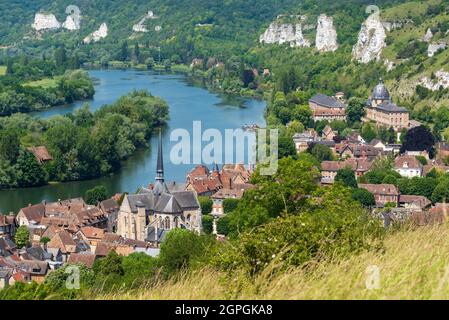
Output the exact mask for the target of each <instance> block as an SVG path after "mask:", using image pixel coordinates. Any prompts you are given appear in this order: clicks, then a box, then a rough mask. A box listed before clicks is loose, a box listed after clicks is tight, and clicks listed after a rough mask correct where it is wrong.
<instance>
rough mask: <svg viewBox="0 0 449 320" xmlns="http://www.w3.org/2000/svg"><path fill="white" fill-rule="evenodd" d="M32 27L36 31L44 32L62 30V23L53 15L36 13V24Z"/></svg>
mask: <svg viewBox="0 0 449 320" xmlns="http://www.w3.org/2000/svg"><path fill="white" fill-rule="evenodd" d="M31 27H32V28H33V29H34V30H36V31H42V30H56V29H59V28H61V23H60V22H59V21H58V19H56V17H55V15H54V14H51V13H36V14H35V16H34V23H33V24H32V25H31Z"/></svg>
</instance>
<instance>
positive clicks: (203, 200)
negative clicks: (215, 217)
mask: <svg viewBox="0 0 449 320" xmlns="http://www.w3.org/2000/svg"><path fill="white" fill-rule="evenodd" d="M198 201H199V203H200V206H201V213H202V214H203V215H205V214H210V213H211V212H212V205H213V204H214V202H213V201H212V199H211V198H209V197H205V196H199V197H198Z"/></svg>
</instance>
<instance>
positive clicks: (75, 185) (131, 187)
mask: <svg viewBox="0 0 449 320" xmlns="http://www.w3.org/2000/svg"><path fill="white" fill-rule="evenodd" d="M89 73H90V75H91V76H92V77H93V78H94V79H95V95H94V97H93V99H92V100H91V101H84V102H76V103H73V104H70V105H65V106H58V107H54V108H51V109H48V110H45V111H41V112H35V113H32V115H33V116H36V117H41V118H48V117H51V116H54V115H58V114H67V113H70V112H73V111H74V110H75V109H77V108H80V107H81V106H82V105H83V104H84V103H86V102H88V103H89V104H90V109H91V110H92V111H94V110H96V109H98V108H100V107H101V106H102V105H104V104H110V103H112V102H114V101H116V100H117V99H118V98H119V97H121V96H123V95H126V94H127V93H129V92H131V91H133V90H135V89H138V90H140V89H146V90H149V91H150V92H151V93H152V94H153V95H155V96H159V97H161V98H163V99H164V100H165V101H167V103H168V104H169V107H170V120H169V121H168V126H167V128H166V130H164V132H163V134H162V139H163V148H164V165H165V168H164V169H165V179H166V181H177V182H185V179H186V173H187V172H188V171H189V170H191V169H192V168H193V167H194V165H193V164H190V165H189V164H180V165H177V164H173V163H172V162H171V161H170V150H171V148H172V147H173V146H174V145H175V144H176V142H171V141H170V132H171V131H172V130H174V129H177V128H183V129H186V130H188V131H189V132H190V133H192V127H193V121H201V126H202V129H203V131H204V129H207V128H216V129H218V130H220V132H224V130H225V129H236V128H240V127H241V126H242V125H245V124H252V123H258V124H259V125H264V124H265V120H264V117H263V113H264V109H265V102H264V101H261V100H255V99H244V98H240V97H233V96H225V95H218V94H215V93H212V92H210V91H208V90H207V89H206V88H204V87H202V86H200V85H197V84H194V81H193V80H192V79H191V78H189V77H188V76H185V75H180V74H158V73H154V72H150V71H135V70H91V71H89ZM203 146H204V144H203ZM156 150H157V137H156V136H154V137H153V138H152V139H151V141H150V148H145V149H141V150H138V151H137V152H136V153H135V154H134V155H133V156H132V157H130V158H129V159H128V160H126V161H125V162H124V163H123V166H122V168H121V170H120V171H119V172H116V173H115V174H113V175H111V176H107V177H102V178H98V179H93V180H87V181H76V182H67V183H58V184H52V185H47V186H43V187H38V188H25V189H13V190H2V191H0V212H3V213H9V212H15V213H17V211H18V209H19V208H21V207H24V206H26V205H28V204H29V203H33V204H35V203H38V202H40V201H42V200H47V201H56V200H58V199H66V198H69V197H79V196H83V195H84V193H85V191H86V190H88V189H90V188H93V187H94V186H97V185H103V186H105V187H106V188H107V190H108V192H109V193H110V194H111V195H112V194H115V193H117V192H130V193H133V192H135V191H136V190H137V189H138V188H139V187H140V186H144V185H148V184H149V183H151V182H153V181H154V177H155V175H156V152H155V151H156Z"/></svg>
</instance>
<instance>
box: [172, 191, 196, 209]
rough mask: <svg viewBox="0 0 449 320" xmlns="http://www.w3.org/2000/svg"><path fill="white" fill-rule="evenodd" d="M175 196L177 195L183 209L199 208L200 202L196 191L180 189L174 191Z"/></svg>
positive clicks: (176, 197)
mask: <svg viewBox="0 0 449 320" xmlns="http://www.w3.org/2000/svg"><path fill="white" fill-rule="evenodd" d="M173 196H174V197H175V199H176V201H177V202H178V204H179V205H180V206H181V208H182V209H184V210H185V209H198V208H199V207H200V204H199V203H198V200H197V197H196V195H195V193H193V192H191V191H179V192H173Z"/></svg>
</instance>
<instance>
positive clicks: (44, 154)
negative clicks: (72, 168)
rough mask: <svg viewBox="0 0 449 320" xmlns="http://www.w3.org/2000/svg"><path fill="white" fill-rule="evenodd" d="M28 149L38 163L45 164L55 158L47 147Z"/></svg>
mask: <svg viewBox="0 0 449 320" xmlns="http://www.w3.org/2000/svg"><path fill="white" fill-rule="evenodd" d="M27 149H28V151H30V152H31V153H32V154H33V155H34V157H35V158H36V160H37V162H39V163H40V164H44V163H46V162H49V161H51V160H53V157H52V156H51V155H50V153H49V152H48V150H47V148H46V147H45V146H38V147H29V148H27Z"/></svg>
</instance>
